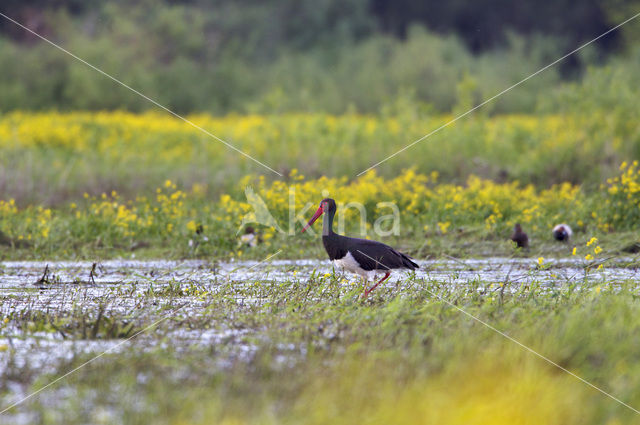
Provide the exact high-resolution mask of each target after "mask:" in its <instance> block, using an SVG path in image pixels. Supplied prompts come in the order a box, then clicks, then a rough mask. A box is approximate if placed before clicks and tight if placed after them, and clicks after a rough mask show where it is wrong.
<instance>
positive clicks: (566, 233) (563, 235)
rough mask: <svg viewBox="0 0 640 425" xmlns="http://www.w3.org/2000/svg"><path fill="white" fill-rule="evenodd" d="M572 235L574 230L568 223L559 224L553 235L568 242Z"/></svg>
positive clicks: (558, 239)
mask: <svg viewBox="0 0 640 425" xmlns="http://www.w3.org/2000/svg"><path fill="white" fill-rule="evenodd" d="M571 235H573V231H572V230H571V227H569V225H567V224H558V225H557V226H556V227H554V228H553V237H554V238H555V239H556V240H557V241H563V242H568V241H569V239H570V238H571Z"/></svg>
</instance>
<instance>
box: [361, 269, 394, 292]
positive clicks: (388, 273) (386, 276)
mask: <svg viewBox="0 0 640 425" xmlns="http://www.w3.org/2000/svg"><path fill="white" fill-rule="evenodd" d="M389 276H391V272H387V274H385V275H384V277H383V278H382V279H380V281H379V282H378V283H376V284H375V285H373V286H372V287H371V288H369V289H367V290H366V291H364V295H363V296H362V298H367V295H369V294H370V293H371V291H373V290H374V289H376V288H377V287H378V285H380V284H381V283H382V282H384V281H385V280H387V278H388V277H389Z"/></svg>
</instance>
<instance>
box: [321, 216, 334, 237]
mask: <svg viewBox="0 0 640 425" xmlns="http://www.w3.org/2000/svg"><path fill="white" fill-rule="evenodd" d="M335 215H336V210H335V209H334V210H329V211H327V212H326V213H324V214H323V216H322V236H328V235H332V234H335V233H334V232H333V218H334V217H335Z"/></svg>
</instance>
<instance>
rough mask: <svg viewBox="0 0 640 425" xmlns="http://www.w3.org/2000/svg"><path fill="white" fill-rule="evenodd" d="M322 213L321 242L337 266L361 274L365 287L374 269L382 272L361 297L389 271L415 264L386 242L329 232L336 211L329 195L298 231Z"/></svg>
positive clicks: (371, 289) (308, 225)
mask: <svg viewBox="0 0 640 425" xmlns="http://www.w3.org/2000/svg"><path fill="white" fill-rule="evenodd" d="M322 214H324V218H323V220H322V243H323V244H324V248H325V250H326V251H327V254H329V259H330V260H332V261H333V262H334V263H335V264H336V265H337V266H339V267H341V268H343V269H345V270H348V271H350V272H352V273H357V274H359V275H360V276H362V278H363V279H364V281H365V287H366V283H367V281H368V279H369V278H370V277H371V276H372V275H373V276H374V277H375V274H376V272H383V273H384V274H385V275H384V277H383V278H382V279H380V280H379V281H378V282H377V283H376V284H375V285H373V286H372V287H371V288H369V289H366V290H365V292H364V297H366V296H367V295H369V293H371V291H373V290H374V289H376V287H377V286H378V285H380V284H381V283H382V282H384V281H385V280H386V279H387V278H388V277H389V276H390V275H391V270H393V269H409V270H415V269H417V268H418V267H419V266H418V265H417V264H416V263H414V262H413V260H411V258H409V257H408V256H407V255H405V254H403V253H401V252H399V251H396V250H395V249H393V248H391V247H390V246H389V245H385V244H383V243H381V242H376V241H371V240H368V239H358V238H349V237H347V236H342V235H339V234H337V233H335V232H334V231H333V217H334V216H335V214H336V202H335V201H334V200H333V199H331V198H326V199H323V200H322V202H320V207H319V208H318V210H317V211H316V213H315V214H314V215H313V217H312V218H311V220H309V223H307V225H306V226H304V228H303V229H302V231H303V232H304V231H305V230H307V229H308V228H309V227H310V226H311V225H312V224H313V223H314V222H315V221H316V220H317V219H318V217H320V216H321V215H322Z"/></svg>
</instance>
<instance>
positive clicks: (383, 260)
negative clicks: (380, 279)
mask: <svg viewBox="0 0 640 425" xmlns="http://www.w3.org/2000/svg"><path fill="white" fill-rule="evenodd" d="M346 242H347V244H346V245H347V249H348V251H349V252H350V253H351V255H353V258H354V259H355V260H356V261H357V262H358V264H360V267H362V268H363V269H364V270H391V269H401V268H407V269H411V270H414V269H417V268H418V265H417V264H416V263H414V262H413V261H412V260H411V258H409V257H408V256H407V255H405V254H403V253H401V252H398V251H396V250H395V249H393V248H391V247H390V246H389V245H385V244H383V243H381V242H376V241H371V240H368V239H356V238H348V241H346Z"/></svg>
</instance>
